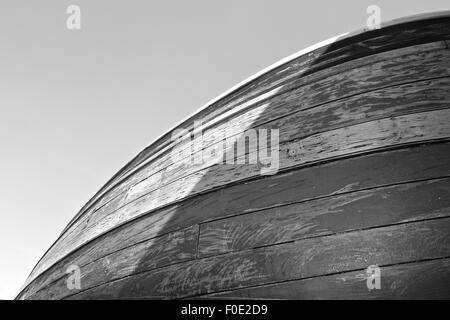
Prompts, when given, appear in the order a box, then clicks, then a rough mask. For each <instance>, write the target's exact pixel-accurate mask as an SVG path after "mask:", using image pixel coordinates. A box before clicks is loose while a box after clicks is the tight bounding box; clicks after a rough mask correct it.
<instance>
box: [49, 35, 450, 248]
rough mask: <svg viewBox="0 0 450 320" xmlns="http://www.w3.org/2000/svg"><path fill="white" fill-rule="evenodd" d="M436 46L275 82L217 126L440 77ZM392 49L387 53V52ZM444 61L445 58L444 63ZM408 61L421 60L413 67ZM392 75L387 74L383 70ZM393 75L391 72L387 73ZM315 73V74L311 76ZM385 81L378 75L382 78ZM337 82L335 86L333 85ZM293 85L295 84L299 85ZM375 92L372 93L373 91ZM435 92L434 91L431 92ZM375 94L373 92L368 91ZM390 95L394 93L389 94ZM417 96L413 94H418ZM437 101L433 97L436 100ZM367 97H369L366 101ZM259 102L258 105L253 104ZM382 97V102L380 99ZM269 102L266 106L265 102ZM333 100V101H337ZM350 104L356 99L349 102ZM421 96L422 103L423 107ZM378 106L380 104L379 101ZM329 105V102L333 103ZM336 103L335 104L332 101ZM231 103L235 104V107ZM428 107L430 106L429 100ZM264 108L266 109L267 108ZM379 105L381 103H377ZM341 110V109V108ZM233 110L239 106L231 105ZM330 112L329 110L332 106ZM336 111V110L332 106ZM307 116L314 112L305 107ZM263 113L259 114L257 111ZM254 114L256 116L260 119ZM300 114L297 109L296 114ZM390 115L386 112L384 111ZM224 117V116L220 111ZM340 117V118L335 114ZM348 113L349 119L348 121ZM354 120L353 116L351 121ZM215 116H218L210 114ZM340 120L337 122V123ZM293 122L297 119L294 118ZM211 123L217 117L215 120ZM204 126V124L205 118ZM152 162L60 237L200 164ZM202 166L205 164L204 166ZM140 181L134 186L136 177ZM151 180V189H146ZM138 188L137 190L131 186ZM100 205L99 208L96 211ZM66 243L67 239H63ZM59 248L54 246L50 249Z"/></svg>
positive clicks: (227, 131) (443, 67) (234, 129)
mask: <svg viewBox="0 0 450 320" xmlns="http://www.w3.org/2000/svg"><path fill="white" fill-rule="evenodd" d="M437 46H443V44H442V42H441V43H437V44H428V45H422V47H420V48H414V49H415V51H412V49H411V48H404V49H401V50H399V52H396V53H395V54H394V53H391V52H389V53H383V55H384V56H382V57H380V56H378V55H377V57H376V58H377V59H374V58H373V57H371V60H372V61H365V60H361V59H360V61H351V62H349V63H347V64H345V65H338V66H337V67H335V69H331V68H330V69H329V70H323V71H322V72H319V73H318V74H313V75H310V76H306V77H304V78H300V79H299V80H297V81H296V82H294V83H292V84H290V85H289V86H287V88H283V87H281V88H277V89H276V90H274V93H272V94H273V95H275V96H274V98H272V100H267V99H268V96H269V97H270V95H268V94H265V95H264V96H263V97H259V98H258V99H254V100H251V101H249V102H248V103H247V104H244V105H242V106H239V108H241V109H243V110H247V109H248V108H249V106H252V108H253V109H252V110H250V111H248V112H246V113H245V114H243V115H240V116H238V118H237V119H234V121H233V122H234V124H233V125H232V126H230V125H229V121H227V122H225V123H224V124H223V125H222V126H223V128H220V127H219V128H218V129H219V130H222V132H223V134H224V136H231V135H236V134H238V133H239V132H241V131H242V129H243V128H247V127H249V126H252V122H255V124H254V125H253V127H257V125H258V124H261V123H264V122H267V121H269V120H270V119H276V118H277V117H280V116H283V115H285V114H289V113H292V112H293V111H295V112H297V111H299V110H301V109H308V108H311V107H313V106H315V105H320V104H321V103H325V102H327V101H330V100H331V101H333V100H336V99H339V98H342V97H345V96H351V95H354V94H356V93H358V92H364V91H367V90H374V89H376V88H379V87H382V86H389V85H394V84H398V83H401V82H402V81H403V82H406V81H412V80H416V79H427V78H430V77H439V76H443V75H448V74H449V73H450V63H448V61H449V59H450V57H449V52H448V50H430V47H431V48H433V49H434V48H435V47H437ZM388 54H390V57H387V55H388ZM446 62H447V63H446ZM411 65H414V66H419V67H414V68H411ZM388 74H389V75H390V76H389V77H386V75H388ZM391 75H394V76H391ZM313 76H314V77H313ZM381 79H382V80H383V81H380V80H381ZM336 83H339V86H336ZM305 84H306V86H305ZM301 85H303V86H302V87H300V89H296V90H294V91H292V90H293V89H294V88H298V87H299V86H301ZM282 91H287V92H286V93H284V94H278V92H282ZM375 96H376V95H375ZM434 97H436V96H434ZM372 98H373V99H374V97H372ZM391 98H394V96H391ZM419 99H420V97H417V99H416V100H419ZM435 101H436V100H435ZM351 102H352V101H349V102H342V103H341V105H344V106H345V105H347V104H350V105H352V103H351ZM366 102H368V101H366ZM257 103H259V106H258V105H255V104H257ZM380 103H381V102H380ZM268 105H270V108H268ZM335 105H336V103H335ZM353 105H354V104H353ZM425 105H426V104H425V102H424V104H423V106H424V107H425ZM378 106H380V105H378ZM332 107H333V106H332ZM334 107H335V108H336V106H334ZM239 108H235V109H239ZM430 108H432V106H430ZM265 109H269V110H268V111H265ZM320 109H321V110H319V111H318V112H319V113H320V112H323V111H322V110H323V109H325V108H324V107H322V108H320ZM379 110H381V109H379ZM343 111H345V110H343ZM233 112H237V111H236V110H234V111H233ZM330 112H332V111H330ZM336 112H337V113H338V112H339V110H336ZM308 113H309V114H310V115H311V116H312V115H313V114H314V112H308ZM261 114H263V116H261ZM258 116H259V118H260V119H258ZM301 116H302V115H299V114H297V118H299V117H301ZM344 116H345V113H343V114H342V115H341V118H342V117H344ZM371 116H372V118H373V117H376V116H375V115H373V114H372V115H371V114H367V115H366V116H365V119H364V118H361V115H356V114H354V115H353V118H355V117H359V118H358V120H359V121H363V120H365V121H368V120H370V119H371ZM386 116H389V113H388V112H387V113H386ZM224 118H225V119H227V117H224ZM289 120H292V117H290V118H289V119H285V121H284V123H283V121H279V122H278V123H271V124H268V125H266V126H267V127H269V128H276V127H277V124H280V122H281V125H284V124H285V123H287V122H289ZM336 120H338V119H336ZM350 120H351V119H349V121H350ZM356 121H357V120H355V119H354V122H356ZM213 122H217V119H214V120H213ZM338 122H339V121H337V123H336V124H335V127H336V126H338ZM294 123H295V122H294ZM214 124H215V123H214ZM206 126H208V124H206ZM314 132H315V131H314V130H313V128H310V132H309V133H310V134H311V133H314ZM205 137H206V139H205V140H206V141H208V139H207V138H208V136H207V133H206V135H205ZM155 161H156V162H151V165H148V166H147V167H146V169H145V170H141V171H140V172H138V173H137V174H135V175H133V176H132V177H131V178H130V179H128V180H126V181H125V182H124V183H123V184H122V185H120V186H118V187H117V188H116V189H114V190H113V191H112V192H111V193H110V194H108V195H107V196H105V197H104V198H103V199H101V200H100V201H99V203H98V205H97V206H95V207H93V208H91V214H89V213H87V214H86V215H85V217H84V219H82V220H81V221H79V222H78V223H77V224H76V225H74V226H73V228H71V229H70V230H67V232H66V234H65V235H64V236H63V237H62V239H61V242H62V241H63V240H64V238H65V237H67V236H69V235H70V234H71V233H72V232H73V233H75V236H76V234H77V233H79V232H80V229H81V230H83V228H85V227H86V226H88V225H89V224H90V223H91V222H92V218H93V217H92V213H94V212H95V213H96V216H97V217H96V218H95V217H94V219H97V220H98V219H103V216H104V215H105V212H106V214H107V213H111V212H112V211H114V210H115V209H117V208H118V207H121V206H123V205H125V204H126V203H130V202H131V201H133V200H135V199H137V198H138V197H139V196H142V193H144V194H145V193H148V192H151V191H152V190H157V189H156V188H160V187H162V186H164V185H166V184H167V183H170V182H172V181H174V180H176V179H181V178H182V177H183V176H186V175H187V174H189V173H192V172H195V171H196V170H199V169H200V168H196V167H188V168H187V169H186V168H184V167H180V166H179V165H178V163H177V164H172V165H171V163H172V162H171V157H170V154H168V153H166V154H163V155H161V156H160V157H159V158H157V159H156V160H155ZM204 167H205V166H204ZM139 181H142V182H141V183H140V184H141V186H139V185H138V186H134V185H135V184H136V183H139ZM149 186H150V190H149V189H148V188H149ZM136 189H137V190H139V191H140V192H135V190H136ZM96 211H98V212H96ZM62 245H64V246H68V245H66V244H62ZM54 250H56V251H57V250H58V249H54Z"/></svg>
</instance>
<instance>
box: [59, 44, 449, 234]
mask: <svg viewBox="0 0 450 320" xmlns="http://www.w3.org/2000/svg"><path fill="white" fill-rule="evenodd" d="M429 43H435V42H429ZM401 48H402V49H403V48H407V47H401ZM393 50H395V49H393ZM393 50H388V51H386V52H389V51H393ZM430 51H432V50H430ZM437 51H439V50H437ZM382 53H384V51H383V52H382ZM382 53H379V54H382ZM407 55H411V53H408V54H405V56H407ZM402 56H404V55H401V56H399V57H402ZM350 61H352V60H350ZM348 62H349V61H348ZM338 65H339V64H338ZM367 65H368V64H364V65H361V66H359V67H358V68H360V67H364V66H367ZM305 76H307V75H304V74H302V75H301V77H305ZM327 76H329V75H327ZM327 76H325V75H324V76H323V77H322V78H326V77H327ZM322 78H319V79H315V80H314V81H311V82H308V83H305V84H301V85H299V86H296V87H294V88H292V89H289V90H285V91H280V92H278V93H277V94H275V95H273V96H271V97H268V98H265V99H263V100H261V101H258V102H256V103H255V104H260V103H261V104H262V103H263V102H264V101H267V100H269V99H273V98H275V97H277V96H279V95H281V94H286V93H289V92H291V91H293V90H297V89H299V88H301V87H303V86H307V85H309V84H312V83H315V82H317V81H320V80H322ZM439 78H444V77H436V78H428V79H425V80H424V81H426V80H432V79H439ZM298 79H299V78H293V79H289V80H288V81H286V82H285V83H279V84H277V86H278V87H281V86H283V85H286V84H288V83H291V82H295V81H298ZM417 81H422V80H417ZM414 82H415V81H410V82H405V83H402V84H403V85H405V84H410V83H414ZM277 86H274V87H270V90H269V89H268V90H265V91H264V92H263V93H261V92H260V93H258V95H263V94H264V93H267V92H269V91H271V90H273V89H274V88H275V87H277ZM394 86H396V85H392V86H385V87H380V88H378V89H376V90H381V89H386V88H389V87H394ZM376 90H367V91H364V92H363V93H360V94H364V93H368V92H372V91H376ZM355 95H358V94H353V95H349V96H345V97H342V98H339V99H334V100H330V101H327V102H324V103H321V104H318V105H316V106H311V107H309V108H307V109H305V110H309V109H311V108H313V107H318V106H321V105H323V104H326V103H331V102H336V101H339V100H340V99H345V98H346V97H352V96H355ZM256 96H257V95H255V96H252V97H250V98H248V99H246V100H244V101H242V102H240V103H239V104H244V103H246V102H248V101H250V100H251V99H252V98H255V97H256ZM251 107H253V104H252V105H250V106H249V107H248V108H245V109H244V110H242V111H245V110H248V109H250V108H251ZM301 111H303V110H301ZM296 112H300V111H296ZM293 113H295V112H293ZM237 114H238V115H239V113H237ZM288 115H289V114H288ZM231 116H234V115H230V117H231ZM280 118H282V117H278V118H276V120H277V119H280ZM274 120H275V119H274ZM224 121H225V120H224ZM224 121H221V122H224ZM270 121H272V120H270ZM270 121H268V122H270ZM221 122H219V123H221ZM266 123H267V122H266ZM263 124H265V123H263ZM168 152H170V150H166V151H164V152H163V153H162V154H161V155H164V154H165V153H168ZM161 155H160V156H161ZM160 156H159V157H160ZM159 157H158V158H155V159H159ZM147 160H148V159H145V160H143V161H147ZM147 165H148V164H145V166H147ZM142 168H143V167H140V168H138V170H137V171H135V172H133V173H136V172H139V171H140V170H141V169H142ZM161 170H164V169H161ZM161 170H160V171H161ZM158 172H159V171H158ZM156 173H157V172H156ZM156 173H155V174H156ZM127 174H128V173H127ZM145 179H146V178H144V179H143V180H145ZM143 180H140V181H138V182H137V183H139V182H141V181H143ZM123 181H124V180H123V179H122V178H121V179H120V180H117V181H116V182H115V183H114V184H113V185H112V186H111V187H110V188H109V189H108V190H105V192H104V195H105V194H106V193H107V192H110V191H111V190H113V189H114V188H115V187H116V186H117V185H119V184H120V183H121V182H123ZM137 183H135V184H137ZM120 194H122V193H120ZM120 194H119V195H120ZM117 196H118V195H117ZM117 196H116V197H117ZM116 197H114V198H116ZM114 198H113V199H114ZM100 199H102V197H100V198H98V199H96V200H95V202H93V203H92V204H91V205H90V206H89V207H87V208H85V209H84V212H83V213H82V214H81V215H79V216H78V217H77V218H76V220H74V221H72V222H71V224H70V225H68V226H67V227H66V228H65V230H67V229H68V228H70V226H71V225H72V224H74V223H75V222H76V221H77V220H78V219H80V218H81V217H82V216H83V215H84V213H86V212H87V211H88V210H89V209H91V208H92V206H94V205H95V203H97V202H98V201H99V200H100ZM111 200H112V199H111ZM105 204H106V203H105ZM105 204H103V205H102V206H100V207H99V208H96V209H95V211H96V210H98V209H100V208H101V207H103V206H104V205H105ZM63 233H64V231H63Z"/></svg>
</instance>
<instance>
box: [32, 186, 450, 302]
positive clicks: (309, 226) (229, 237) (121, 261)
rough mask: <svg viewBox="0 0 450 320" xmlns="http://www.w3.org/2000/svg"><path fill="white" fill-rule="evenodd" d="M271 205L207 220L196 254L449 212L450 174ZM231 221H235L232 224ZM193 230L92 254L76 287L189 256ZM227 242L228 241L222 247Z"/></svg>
mask: <svg viewBox="0 0 450 320" xmlns="http://www.w3.org/2000/svg"><path fill="white" fill-rule="evenodd" d="M276 210H277V211H279V212H278V214H277V213H276V212H273V211H274V210H267V211H265V212H261V213H257V214H258V217H257V218H258V220H257V221H256V222H255V223H252V222H253V221H252V219H251V218H249V217H248V215H244V216H239V217H237V218H231V219H227V220H225V223H226V222H228V221H230V220H232V221H233V220H234V221H235V220H237V219H240V221H241V225H238V227H237V228H235V229H233V230H232V231H231V232H230V228H228V229H226V231H227V232H229V233H223V232H222V231H223V230H224V228H223V227H222V229H220V230H218V228H217V227H216V229H214V230H213V229H211V228H210V226H211V225H217V223H215V224H214V223H212V224H207V225H206V227H207V228H204V229H203V232H202V234H201V235H200V240H199V241H200V247H199V253H200V255H199V256H200V257H202V256H205V255H207V254H209V255H212V254H218V253H224V252H227V251H231V250H235V251H237V250H243V249H247V248H252V247H257V246H262V245H269V244H270V245H273V244H277V243H282V242H288V241H292V240H298V239H302V238H306V237H313V236H315V237H317V236H321V235H329V234H334V233H339V232H348V231H351V230H359V229H367V228H373V227H377V226H383V225H389V224H394V223H401V222H406V221H414V220H421V219H431V218H438V217H445V216H449V215H450V179H439V180H431V181H430V180H428V181H423V182H418V183H410V184H404V185H396V186H392V187H384V188H377V189H371V190H367V191H360V192H355V193H350V194H344V195H341V196H337V197H331V198H329V199H320V200H317V201H311V202H307V203H302V204H300V205H297V206H295V205H293V206H288V207H279V208H277V209H276ZM253 220H256V219H253ZM238 223H239V222H238ZM229 225H231V223H230V224H229ZM229 225H225V226H226V227H228V226H229ZM236 225H237V224H236V222H235V223H234V224H233V226H236ZM208 227H209V229H208ZM197 234H198V227H197V226H195V227H194V228H189V229H187V230H186V229H184V230H183V231H182V232H179V231H176V232H173V233H170V234H167V235H164V236H161V237H157V238H154V239H152V240H149V241H145V242H141V243H139V244H137V245H135V246H130V247H127V248H125V249H123V250H120V251H116V252H114V253H113V254H110V255H107V256H105V257H103V258H101V259H98V260H96V261H94V262H92V263H90V264H88V265H87V266H85V267H83V268H82V269H81V271H82V275H83V276H82V278H81V281H82V284H83V287H82V289H83V290H87V289H89V288H92V287H94V286H98V285H100V284H102V283H106V282H110V281H112V280H114V279H120V278H122V277H125V276H130V275H133V274H136V273H140V272H143V271H149V270H152V269H155V268H158V267H162V266H165V265H170V264H175V263H180V262H182V261H186V260H193V259H195V258H196V252H197V238H198V236H197ZM239 240H240V241H239ZM229 243H232V244H234V246H230V245H228V246H226V247H224V245H227V244H229ZM223 248H225V250H224V249H223ZM220 249H222V250H220ZM66 278H67V276H65V277H62V278H61V279H59V280H58V281H57V282H56V283H54V284H52V286H51V287H50V288H48V289H47V290H43V291H41V292H40V294H36V295H34V296H32V298H33V299H38V298H41V297H42V298H52V299H58V298H62V297H64V296H67V295H72V294H74V293H75V292H76V291H75V290H69V289H68V288H67V286H66V280H67V279H66Z"/></svg>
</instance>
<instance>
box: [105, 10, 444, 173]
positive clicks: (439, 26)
mask: <svg viewBox="0 0 450 320" xmlns="http://www.w3.org/2000/svg"><path fill="white" fill-rule="evenodd" d="M449 37H450V21H449V18H448V17H446V18H439V19H427V20H424V21H420V22H412V23H405V24H400V25H397V26H391V27H389V28H383V29H381V30H374V31H372V32H365V33H363V34H360V35H358V36H354V37H352V38H351V39H343V40H342V41H338V42H336V43H333V44H331V45H329V46H326V47H321V48H318V49H316V50H314V51H313V52H310V53H308V54H305V55H302V56H300V57H298V58H296V59H294V60H293V61H290V62H288V63H286V64H284V65H282V66H279V67H278V68H275V69H273V70H271V71H270V72H268V73H266V74H265V75H263V76H261V77H259V78H258V79H255V80H254V81H252V82H250V83H248V84H247V85H245V86H243V87H241V88H239V89H238V90H236V91H235V92H233V93H231V94H229V95H227V96H226V97H224V98H223V99H220V100H219V101H217V102H216V103H213V104H211V105H210V106H209V107H207V108H205V109H203V110H202V111H201V112H200V113H199V114H198V116H199V117H201V118H202V119H205V120H207V119H213V118H215V117H217V116H218V115H220V114H222V113H223V112H225V111H227V110H230V109H232V108H234V107H235V106H236V104H237V103H242V102H244V101H246V100H248V99H250V98H252V97H254V96H255V95H259V94H262V93H264V92H266V91H268V90H270V88H273V87H274V86H275V85H279V84H283V83H284V82H286V81H288V80H289V79H291V78H295V77H298V76H303V75H307V74H310V73H313V72H317V71H319V70H322V69H325V68H331V67H332V66H334V65H337V64H341V63H345V62H347V61H350V60H354V59H358V58H362V57H368V56H371V55H374V54H377V53H381V52H385V51H391V50H395V49H398V48H402V47H408V46H414V45H418V44H423V43H430V42H436V41H441V40H444V39H449ZM191 125H192V119H188V120H186V121H185V122H184V123H181V124H180V126H181V127H183V128H189V127H190V126H191ZM168 140H170V133H168V134H167V135H165V136H164V137H163V138H162V139H161V140H160V141H156V142H155V143H154V144H152V145H150V146H149V147H148V148H146V149H145V150H143V152H141V153H140V154H138V155H137V156H136V157H135V158H134V159H133V160H132V161H131V162H130V163H129V164H128V165H127V166H126V167H125V168H123V169H122V170H120V171H119V172H118V174H117V175H116V176H115V177H113V179H112V180H111V182H113V181H114V180H116V179H117V178H119V177H120V176H122V175H123V174H124V173H125V172H127V171H129V170H130V169H131V168H133V167H135V166H137V165H138V164H139V163H140V162H141V161H142V160H143V159H146V158H147V157H148V156H149V155H151V154H152V153H153V152H155V151H158V150H159V147H160V145H164V143H167V141H168Z"/></svg>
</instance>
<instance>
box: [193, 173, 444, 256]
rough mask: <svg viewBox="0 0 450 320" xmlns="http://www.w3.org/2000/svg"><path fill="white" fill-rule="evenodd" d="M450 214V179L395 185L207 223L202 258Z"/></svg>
mask: <svg viewBox="0 0 450 320" xmlns="http://www.w3.org/2000/svg"><path fill="white" fill-rule="evenodd" d="M447 214H450V180H449V179H438V180H432V181H429V180H427V181H421V182H415V183H409V184H402V185H394V186H391V187H382V188H376V189H370V190H364V191H359V192H353V193H346V194H343V195H339V196H335V197H330V198H325V199H324V198H322V199H318V200H314V201H308V202H303V203H298V204H292V205H287V206H282V207H276V208H271V209H266V210H263V211H260V212H254V213H251V214H242V215H239V216H234V217H231V218H228V219H222V220H218V221H213V222H210V223H206V224H203V225H202V226H201V229H200V230H201V231H200V240H199V256H211V255H216V254H221V253H225V252H229V251H239V250H244V249H248V248H255V247H258V246H265V245H270V244H276V243H281V242H287V241H292V240H297V239H303V238H308V237H316V236H320V235H327V234H333V233H339V232H344V231H349V230H356V229H363V228H368V227H376V226H383V225H388V224H394V223H400V222H405V221H410V220H420V219H427V218H433V217H439V216H442V215H447Z"/></svg>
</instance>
